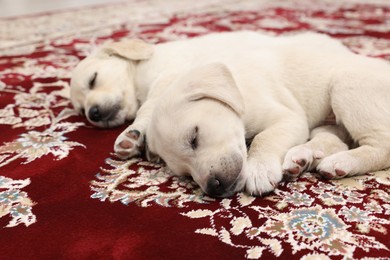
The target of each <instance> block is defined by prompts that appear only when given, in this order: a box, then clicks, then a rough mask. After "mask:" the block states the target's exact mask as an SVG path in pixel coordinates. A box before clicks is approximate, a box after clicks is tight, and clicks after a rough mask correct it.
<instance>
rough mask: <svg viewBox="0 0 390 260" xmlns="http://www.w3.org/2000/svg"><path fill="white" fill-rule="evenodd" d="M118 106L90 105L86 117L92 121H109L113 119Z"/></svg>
mask: <svg viewBox="0 0 390 260" xmlns="http://www.w3.org/2000/svg"><path fill="white" fill-rule="evenodd" d="M118 111H119V108H118V107H113V108H111V109H102V108H101V107H100V106H97V105H95V106H92V107H91V108H90V109H89V111H88V118H89V120H91V121H92V122H96V123H97V122H101V121H110V120H113V119H114V118H115V116H116V114H117V113H118Z"/></svg>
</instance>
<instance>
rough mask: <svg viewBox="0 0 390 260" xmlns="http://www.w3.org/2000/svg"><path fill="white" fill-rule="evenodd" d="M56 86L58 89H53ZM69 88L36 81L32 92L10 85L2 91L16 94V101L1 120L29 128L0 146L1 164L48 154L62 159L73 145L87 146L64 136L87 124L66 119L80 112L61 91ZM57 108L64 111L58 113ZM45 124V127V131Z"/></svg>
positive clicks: (13, 125) (3, 112) (1, 112)
mask: <svg viewBox="0 0 390 260" xmlns="http://www.w3.org/2000/svg"><path fill="white" fill-rule="evenodd" d="M53 86H54V87H55V90H52V88H53ZM68 88H69V86H68V83H66V82H63V81H57V82H56V83H50V84H49V83H39V82H35V83H34V85H33V87H32V88H30V89H29V91H26V90H25V89H23V88H18V87H8V86H6V88H5V89H3V90H2V91H3V92H5V93H9V94H14V100H15V102H14V103H13V104H8V105H7V106H6V107H5V108H2V109H1V110H0V123H2V124H8V125H12V127H14V128H16V127H18V128H26V129H27V130H29V131H27V132H25V133H22V134H20V135H19V137H18V138H17V139H16V140H13V141H9V142H5V143H4V144H3V145H2V146H0V167H2V166H4V165H7V164H9V163H11V162H12V161H14V160H16V159H25V161H24V162H23V163H30V162H32V161H33V160H36V159H38V158H41V157H42V156H45V155H48V154H52V155H53V156H54V157H55V159H56V160H60V159H63V158H65V157H66V156H68V154H69V151H70V150H72V149H73V148H74V147H76V146H81V147H85V146H84V145H83V144H80V143H78V142H73V141H68V140H67V137H66V136H65V135H66V134H67V133H69V132H72V131H75V130H76V129H77V128H78V127H79V126H82V125H84V124H83V123H79V122H65V121H64V120H65V119H67V118H69V117H71V116H75V115H77V113H76V111H74V110H73V109H69V108H67V106H68V105H69V100H68V99H65V98H64V96H63V92H62V90H64V89H65V90H67V91H69V89H68ZM47 90H51V91H50V92H48V91H47ZM54 108H60V109H62V110H61V111H60V112H59V113H58V114H56V113H55V112H54V111H53V109H54ZM42 126H44V127H45V128H46V129H45V130H43V131H42V130H41V127H42Z"/></svg>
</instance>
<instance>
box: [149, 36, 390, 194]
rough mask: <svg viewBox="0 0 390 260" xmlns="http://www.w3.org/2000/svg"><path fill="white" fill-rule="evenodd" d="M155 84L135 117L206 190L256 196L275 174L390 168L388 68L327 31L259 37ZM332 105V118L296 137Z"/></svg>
mask: <svg viewBox="0 0 390 260" xmlns="http://www.w3.org/2000/svg"><path fill="white" fill-rule="evenodd" d="M155 87H156V89H152V90H151V92H150V97H149V99H148V102H149V101H151V102H152V103H153V105H151V106H150V108H149V109H151V110H152V113H150V111H149V114H148V117H147V118H143V120H146V121H147V123H145V125H148V126H147V132H146V136H147V141H148V146H149V149H150V150H151V151H152V152H154V153H156V154H158V155H159V156H160V157H161V158H162V159H163V160H164V161H165V162H166V163H167V165H168V167H169V168H171V170H172V171H173V172H174V173H175V174H178V175H183V174H189V175H191V176H192V177H193V179H194V180H195V181H196V182H197V183H198V184H199V185H200V187H201V188H202V189H203V190H204V191H205V192H206V193H207V194H209V195H211V196H215V197H226V196H231V195H232V194H233V193H234V192H236V191H240V190H243V189H245V190H246V191H247V192H249V193H250V194H254V195H261V194H264V193H267V192H270V191H272V190H273V189H274V187H275V186H276V185H277V184H278V182H280V181H281V179H282V173H283V172H285V173H286V174H287V175H290V176H292V177H293V178H294V177H296V176H297V175H299V174H300V173H302V172H303V171H305V170H310V169H313V168H316V169H317V170H318V171H319V172H320V173H321V174H323V175H324V176H325V177H327V178H341V177H344V176H351V175H356V174H363V173H366V172H368V171H376V170H380V169H384V168H386V167H390V102H389V101H390V67H389V65H388V64H387V63H386V62H385V61H382V60H378V59H373V58H367V57H363V56H359V55H356V54H354V53H352V52H350V51H349V50H348V49H347V48H345V47H344V46H342V45H341V44H340V43H338V42H337V41H335V40H332V39H331V38H329V37H327V36H324V35H318V34H302V35H298V36H291V37H281V38H273V37H264V38H263V40H262V42H261V43H259V44H258V46H257V48H254V49H247V50H237V51H235V52H234V53H230V54H229V55H225V56H223V57H220V56H218V59H217V62H210V63H209V64H206V65H202V64H201V65H200V66H197V67H196V68H192V69H189V70H188V71H187V72H185V73H182V74H180V77H175V78H174V79H173V80H171V81H170V84H169V86H168V87H167V86H166V85H164V86H163V89H162V90H161V89H159V90H158V89H157V88H158V87H159V86H155ZM155 93H157V95H155ZM154 98H155V99H154ZM153 99H154V100H153ZM332 111H333V113H334V114H335V116H336V121H337V125H336V126H326V127H319V128H317V129H315V130H314V131H313V132H312V139H311V140H310V141H309V142H308V143H306V144H304V143H305V142H306V140H307V139H308V138H309V130H310V129H313V128H315V127H318V126H320V125H321V124H322V122H323V120H324V119H325V118H326V117H327V115H329V114H330V113H331V112H332ZM146 121H145V122H146ZM348 136H350V137H351V138H352V140H353V141H355V142H356V143H357V144H358V146H357V147H356V148H354V149H350V150H348V146H347V145H346V144H345V143H344V142H343V141H345V140H346V139H347V138H348ZM245 139H253V140H252V142H251V145H250V147H249V150H248V152H247V148H246V143H245Z"/></svg>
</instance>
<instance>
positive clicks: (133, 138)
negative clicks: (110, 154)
mask: <svg viewBox="0 0 390 260" xmlns="http://www.w3.org/2000/svg"><path fill="white" fill-rule="evenodd" d="M142 148H143V137H142V134H141V132H140V131H138V130H135V129H134V130H129V131H126V130H125V131H124V132H122V133H121V134H120V135H119V136H118V138H117V139H116V141H115V145H114V151H115V153H116V155H117V156H118V157H119V158H120V159H123V160H124V159H128V158H131V157H135V156H139V155H141V151H142Z"/></svg>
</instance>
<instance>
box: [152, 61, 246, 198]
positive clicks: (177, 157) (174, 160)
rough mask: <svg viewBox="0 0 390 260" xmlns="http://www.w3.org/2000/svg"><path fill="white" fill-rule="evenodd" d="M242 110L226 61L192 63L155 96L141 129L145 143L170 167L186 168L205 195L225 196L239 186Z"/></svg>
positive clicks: (183, 171) (242, 160)
mask: <svg viewBox="0 0 390 260" xmlns="http://www.w3.org/2000/svg"><path fill="white" fill-rule="evenodd" d="M243 112H244V103H243V99H242V97H241V94H240V92H239V90H238V88H237V86H236V84H235V82H234V80H233V77H232V75H231V73H230V71H229V70H228V68H227V67H226V66H224V65H223V64H219V63H213V64H209V65H206V66H202V67H199V68H195V69H194V70H191V71H190V72H189V73H186V74H185V75H183V77H181V78H180V79H178V80H177V81H175V82H174V83H173V84H172V85H171V86H170V87H169V88H168V89H167V90H166V92H165V93H164V94H163V96H162V97H161V98H160V99H159V102H158V103H157V105H156V107H155V109H154V112H153V116H152V120H151V123H150V125H149V127H148V130H147V134H146V135H147V142H148V146H149V149H150V151H151V152H153V153H156V154H158V155H159V156H160V157H161V158H162V159H163V160H164V161H165V162H166V163H167V166H168V167H169V168H170V169H171V170H172V172H173V173H175V174H177V175H185V174H190V175H191V176H192V177H193V179H194V180H195V181H196V182H197V183H198V184H199V186H200V187H201V188H202V190H203V191H204V192H205V193H207V194H209V195H210V196H214V197H227V196H231V195H232V194H233V193H234V192H235V191H237V190H241V189H242V186H243V183H242V181H241V177H242V174H243V171H244V167H245V165H244V164H245V161H246V146H245V130H244V125H243V122H242V120H241V115H242V114H243Z"/></svg>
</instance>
